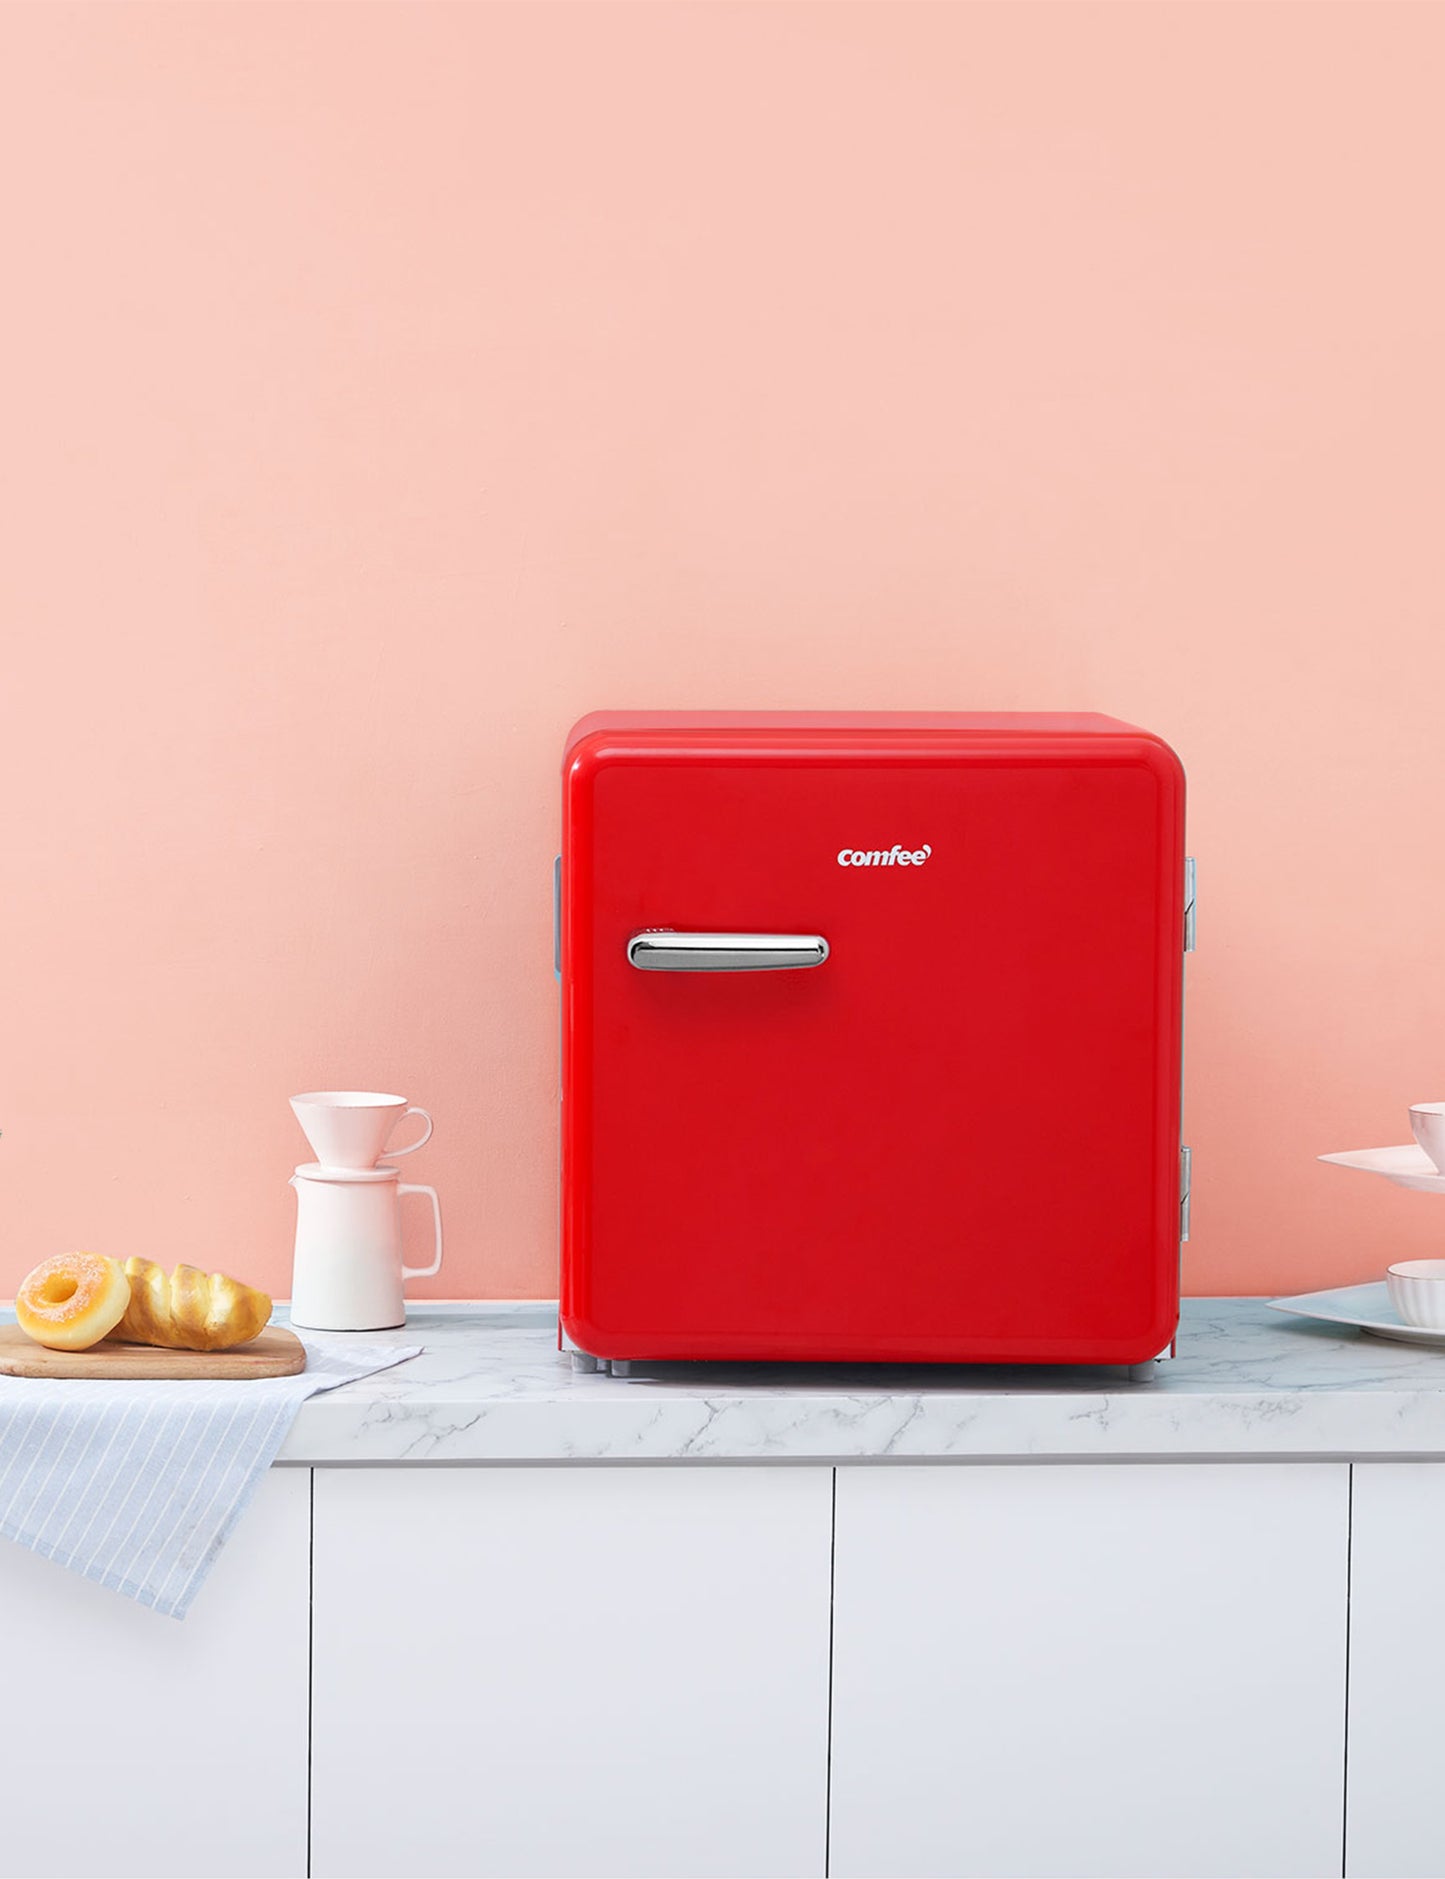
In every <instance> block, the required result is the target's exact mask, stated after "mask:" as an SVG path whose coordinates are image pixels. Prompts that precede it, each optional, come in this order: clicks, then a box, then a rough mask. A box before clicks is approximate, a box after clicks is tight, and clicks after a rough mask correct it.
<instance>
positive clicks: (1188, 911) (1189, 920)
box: [1184, 855, 1195, 953]
mask: <svg viewBox="0 0 1445 1879" xmlns="http://www.w3.org/2000/svg"><path fill="white" fill-rule="evenodd" d="M1194 879H1195V873H1194V857H1193V855H1186V856H1185V858H1184V950H1185V952H1187V953H1192V952H1193V951H1194Z"/></svg>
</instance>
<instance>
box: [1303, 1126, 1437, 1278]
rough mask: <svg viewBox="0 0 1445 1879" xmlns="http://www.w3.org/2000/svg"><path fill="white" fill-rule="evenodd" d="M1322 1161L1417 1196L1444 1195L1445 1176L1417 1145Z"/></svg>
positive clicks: (1357, 1150) (1359, 1151)
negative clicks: (1377, 1176)
mask: <svg viewBox="0 0 1445 1879" xmlns="http://www.w3.org/2000/svg"><path fill="white" fill-rule="evenodd" d="M1320 1160H1321V1161H1333V1162H1335V1163H1336V1164H1337V1165H1338V1166H1339V1167H1341V1168H1363V1169H1364V1171H1365V1173H1366V1174H1382V1175H1384V1177H1385V1179H1386V1180H1387V1181H1393V1182H1394V1183H1395V1186H1396V1187H1411V1188H1414V1189H1415V1191H1416V1193H1418V1194H1445V1174H1441V1172H1440V1171H1439V1169H1438V1168H1437V1167H1436V1166H1435V1164H1434V1162H1433V1161H1431V1159H1430V1157H1429V1156H1428V1155H1427V1154H1426V1153H1425V1151H1424V1149H1423V1148H1421V1147H1420V1145H1419V1143H1418V1142H1402V1143H1401V1144H1400V1146H1399V1147H1398V1148H1349V1149H1346V1150H1345V1151H1344V1153H1343V1154H1340V1155H1321V1156H1320ZM1320 1296H1321V1297H1323V1296H1324V1294H1323V1293H1321V1294H1320Z"/></svg>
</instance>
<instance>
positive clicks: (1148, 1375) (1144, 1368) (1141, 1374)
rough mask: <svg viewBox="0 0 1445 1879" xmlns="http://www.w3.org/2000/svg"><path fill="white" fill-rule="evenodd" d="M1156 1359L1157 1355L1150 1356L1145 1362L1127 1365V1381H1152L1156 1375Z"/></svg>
mask: <svg viewBox="0 0 1445 1879" xmlns="http://www.w3.org/2000/svg"><path fill="white" fill-rule="evenodd" d="M1158 1361H1159V1359H1158V1358H1157V1357H1151V1358H1149V1360H1148V1361H1147V1363H1142V1364H1130V1365H1128V1371H1129V1381H1130V1382H1131V1383H1152V1382H1153V1381H1154V1379H1155V1377H1156V1376H1157V1375H1158V1372H1157V1371H1156V1370H1155V1368H1154V1366H1155V1364H1157V1363H1158Z"/></svg>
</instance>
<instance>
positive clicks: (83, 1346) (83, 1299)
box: [15, 1253, 130, 1351]
mask: <svg viewBox="0 0 1445 1879" xmlns="http://www.w3.org/2000/svg"><path fill="white" fill-rule="evenodd" d="M129 1303H130V1280H129V1279H128V1278H127V1277H126V1276H125V1267H124V1266H123V1265H122V1264H121V1263H120V1261H119V1260H118V1259H107V1258H106V1257H105V1255H104V1253H58V1254H57V1255H56V1256H55V1258H54V1259H46V1260H42V1261H41V1263H40V1264H39V1265H38V1266H37V1267H36V1268H35V1270H34V1272H29V1273H27V1274H26V1275H25V1277H24V1279H23V1280H22V1281H21V1285H20V1290H19V1291H18V1292H17V1293H16V1294H15V1322H16V1323H17V1324H18V1325H19V1326H20V1329H21V1330H22V1331H23V1332H24V1333H25V1335H26V1336H27V1337H32V1338H34V1339H35V1342H36V1343H37V1344H44V1345H45V1346H47V1348H48V1349H50V1350H53V1351H87V1350H89V1349H90V1347H91V1345H92V1344H99V1342H100V1340H101V1339H102V1338H103V1337H106V1336H108V1335H109V1333H110V1332H112V1331H113V1330H114V1329H115V1327H116V1326H117V1325H118V1324H119V1323H120V1321H121V1319H122V1318H123V1317H124V1316H125V1309H126V1306H127V1305H129Z"/></svg>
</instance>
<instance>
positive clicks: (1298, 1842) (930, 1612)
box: [831, 1463, 1349, 1879]
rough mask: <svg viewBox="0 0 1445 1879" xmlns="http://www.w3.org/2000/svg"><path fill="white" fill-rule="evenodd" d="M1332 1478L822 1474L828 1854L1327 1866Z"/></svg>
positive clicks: (1141, 1866) (1217, 1875) (1334, 1805)
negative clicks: (832, 1557)
mask: <svg viewBox="0 0 1445 1879" xmlns="http://www.w3.org/2000/svg"><path fill="white" fill-rule="evenodd" d="M1348 1482H1349V1477H1348V1469H1347V1467H1346V1466H1345V1465H1344V1464H1339V1465H1334V1464H1330V1465H1322V1464H1310V1463H1300V1464H1295V1465H1286V1466H1279V1467H1276V1466H1271V1465H1266V1464H1254V1465H1249V1464H1246V1465H1240V1466H1228V1467H1224V1466H1215V1465H1212V1464H1200V1463H1195V1464H1180V1465H1151V1464H1128V1463H1122V1464H1120V1463H1115V1464H1112V1465H1105V1466H1095V1465H1083V1466H1052V1465H1046V1466H1040V1465H1035V1466H1017V1467H1016V1466H1007V1467H973V1468H938V1467H933V1468H927V1467H889V1468H873V1469H864V1468H840V1469H839V1471H838V1518H837V1562H836V1577H835V1594H834V1646H833V1750H832V1866H831V1871H832V1872H833V1873H835V1874H840V1875H852V1874H890V1875H918V1874H939V1875H955V1874H989V1875H999V1876H1000V1879H1002V1876H1014V1875H1032V1874H1040V1875H1042V1874H1060V1873H1067V1874H1070V1875H1073V1879H1086V1876H1087V1875H1093V1874H1099V1875H1111V1876H1113V1879H1123V1876H1124V1875H1128V1874H1148V1875H1195V1874H1198V1875H1210V1876H1211V1879H1229V1876H1231V1875H1250V1876H1251V1879H1257V1876H1260V1875H1269V1879H1283V1876H1284V1875H1291V1874H1308V1875H1312V1876H1317V1875H1320V1874H1325V1873H1331V1872H1336V1873H1337V1872H1339V1871H1340V1865H1341V1846H1342V1828H1343V1822H1342V1817H1341V1815H1342V1803H1343V1787H1344V1775H1343V1756H1344V1677H1345V1626H1346V1569H1347V1568H1346V1555H1347V1542H1348Z"/></svg>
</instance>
